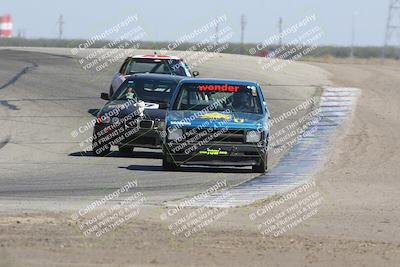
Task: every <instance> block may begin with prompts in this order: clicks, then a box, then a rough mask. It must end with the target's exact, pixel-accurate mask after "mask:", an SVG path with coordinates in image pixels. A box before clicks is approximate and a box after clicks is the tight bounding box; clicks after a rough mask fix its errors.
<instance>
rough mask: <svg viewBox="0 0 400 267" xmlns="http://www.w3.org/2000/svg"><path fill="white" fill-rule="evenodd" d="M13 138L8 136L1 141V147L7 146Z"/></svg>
mask: <svg viewBox="0 0 400 267" xmlns="http://www.w3.org/2000/svg"><path fill="white" fill-rule="evenodd" d="M10 140H11V136H10V135H9V136H7V137H6V139H5V140H3V141H1V142H0V149H2V148H3V147H5V146H6V145H7V144H8V143H9V142H10Z"/></svg>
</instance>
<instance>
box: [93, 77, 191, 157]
mask: <svg viewBox="0 0 400 267" xmlns="http://www.w3.org/2000/svg"><path fill="white" fill-rule="evenodd" d="M184 78H185V77H180V76H171V75H164V74H135V75H132V76H129V77H128V78H127V79H126V80H125V81H124V83H123V84H122V85H121V86H120V87H119V88H118V90H117V91H116V92H115V93H114V94H113V96H112V97H111V98H110V96H109V95H108V94H107V93H102V94H101V98H102V99H104V100H108V102H107V103H106V104H105V106H104V107H103V108H102V109H101V110H100V111H99V112H98V114H97V120H96V124H95V126H94V130H93V141H92V149H93V152H94V154H95V155H97V156H106V155H108V154H109V153H110V150H111V146H118V148H119V151H120V152H121V153H124V154H126V153H130V152H132V150H133V148H134V147H145V148H161V147H162V137H161V135H162V130H163V129H164V128H165V114H166V106H167V103H168V101H169V99H170V97H171V96H172V93H173V91H174V90H175V88H176V86H177V85H178V83H179V82H180V81H181V80H182V79H184Z"/></svg>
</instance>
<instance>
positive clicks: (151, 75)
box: [126, 73, 187, 82]
mask: <svg viewBox="0 0 400 267" xmlns="http://www.w3.org/2000/svg"><path fill="white" fill-rule="evenodd" d="M185 78H187V77H185V76H178V75H170V74H158V73H136V74H133V75H129V76H128V77H126V79H127V80H134V79H151V80H170V81H176V82H180V81H181V80H183V79H185Z"/></svg>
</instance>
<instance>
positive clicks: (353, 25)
mask: <svg viewBox="0 0 400 267" xmlns="http://www.w3.org/2000/svg"><path fill="white" fill-rule="evenodd" d="M356 16H357V12H354V13H353V17H352V19H351V49H350V57H351V58H354V43H355V39H356Z"/></svg>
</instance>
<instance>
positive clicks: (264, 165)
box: [252, 154, 268, 173]
mask: <svg viewBox="0 0 400 267" xmlns="http://www.w3.org/2000/svg"><path fill="white" fill-rule="evenodd" d="M267 169H268V154H264V155H261V157H260V163H259V164H258V165H255V166H253V167H252V171H253V172H254V173H265V172H266V171H267Z"/></svg>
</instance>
